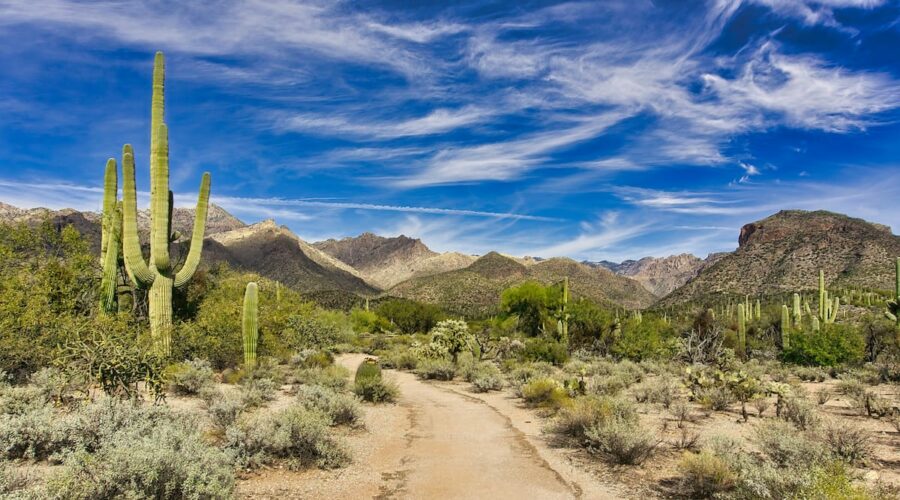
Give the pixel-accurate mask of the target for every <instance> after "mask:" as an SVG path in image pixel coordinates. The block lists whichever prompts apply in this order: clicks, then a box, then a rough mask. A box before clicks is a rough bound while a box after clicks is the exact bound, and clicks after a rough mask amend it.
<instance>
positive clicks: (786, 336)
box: [781, 305, 791, 350]
mask: <svg viewBox="0 0 900 500" xmlns="http://www.w3.org/2000/svg"><path fill="white" fill-rule="evenodd" d="M790 347H791V313H790V311H789V310H788V306H787V305H783V306H781V348H782V349H785V350H786V349H789V348H790Z"/></svg>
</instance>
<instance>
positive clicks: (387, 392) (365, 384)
mask: <svg viewBox="0 0 900 500" xmlns="http://www.w3.org/2000/svg"><path fill="white" fill-rule="evenodd" d="M353 392H354V393H355V394H356V395H357V396H359V397H360V398H362V399H363V400H364V401H368V402H370V403H393V402H394V401H396V400H397V398H398V397H399V396H400V388H399V387H397V384H395V383H394V382H392V381H390V380H384V379H376V378H370V377H369V378H363V379H361V380H359V381H357V382H356V383H354V384H353Z"/></svg>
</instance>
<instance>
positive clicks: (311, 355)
mask: <svg viewBox="0 0 900 500" xmlns="http://www.w3.org/2000/svg"><path fill="white" fill-rule="evenodd" d="M333 364H334V354H332V353H331V352H329V351H321V350H318V351H317V350H315V349H304V350H303V351H301V352H300V353H298V354H296V355H295V356H293V357H292V358H291V365H293V366H299V367H303V368H328V367H329V366H331V365H333Z"/></svg>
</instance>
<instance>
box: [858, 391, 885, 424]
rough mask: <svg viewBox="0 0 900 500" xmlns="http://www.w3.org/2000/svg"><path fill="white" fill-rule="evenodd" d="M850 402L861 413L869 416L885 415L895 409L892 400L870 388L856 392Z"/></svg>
mask: <svg viewBox="0 0 900 500" xmlns="http://www.w3.org/2000/svg"><path fill="white" fill-rule="evenodd" d="M850 402H851V404H852V405H853V408H855V409H856V410H857V411H858V412H859V414H860V415H864V416H867V417H875V418H878V417H884V416H887V415H890V414H891V412H892V411H893V408H892V406H891V403H890V401H888V400H887V399H885V398H883V397H881V396H879V395H878V394H875V393H874V392H872V391H868V390H865V391H863V392H862V393H857V394H854V395H853V396H851V398H850Z"/></svg>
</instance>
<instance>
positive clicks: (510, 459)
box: [239, 355, 621, 500]
mask: <svg viewBox="0 0 900 500" xmlns="http://www.w3.org/2000/svg"><path fill="white" fill-rule="evenodd" d="M364 358H365V356H363V355H346V356H342V357H341V358H340V359H339V362H340V363H341V364H343V365H344V366H346V367H347V368H349V369H351V370H355V369H356V366H357V365H358V364H359V363H360V362H362V360H363V359H364ZM386 376H387V377H391V378H393V379H394V380H395V381H396V382H397V383H398V385H399V386H400V393H401V398H400V402H399V404H397V405H381V406H376V407H369V408H367V417H366V430H365V431H360V432H359V433H358V434H355V435H351V436H348V441H349V443H350V446H351V448H352V451H353V456H354V463H353V464H352V465H350V466H349V467H347V468H346V469H341V470H338V471H308V472H304V473H301V474H299V475H298V474H291V473H288V472H283V473H279V472H277V471H276V472H274V473H270V474H265V475H264V477H259V478H256V479H253V480H251V481H249V482H247V483H244V484H243V485H241V487H240V488H239V491H240V492H241V493H243V496H245V497H250V498H274V497H278V498H313V497H315V498H379V499H431V498H434V499H475V498H485V499H490V500H501V499H525V498H529V499H531V498H540V499H557V498H591V499H594V498H621V496H620V495H616V494H614V493H613V492H612V491H610V490H608V489H607V488H606V487H605V486H603V485H601V484H599V483H598V482H597V481H596V479H595V478H593V477H591V476H589V475H588V474H586V473H584V472H581V471H580V470H579V469H576V468H575V467H572V466H569V465H568V464H567V463H566V461H565V458H564V457H563V456H562V455H561V452H560V451H558V450H554V449H551V448H549V447H547V446H546V444H545V443H544V442H543V439H541V438H540V430H539V426H538V425H537V424H536V423H535V422H532V416H531V414H530V412H527V411H525V410H522V409H520V408H517V407H516V406H515V405H514V404H513V403H512V402H511V401H509V398H508V396H503V395H500V394H496V393H495V394H492V395H486V396H482V395H478V396H476V395H473V394H469V393H467V392H465V391H463V390H462V389H461V388H460V387H459V385H458V384H456V385H455V386H454V385H453V384H433V383H426V382H423V381H421V380H418V379H417V378H416V377H415V376H414V375H412V374H409V373H403V372H393V371H389V372H386ZM248 483H249V484H248Z"/></svg>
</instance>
